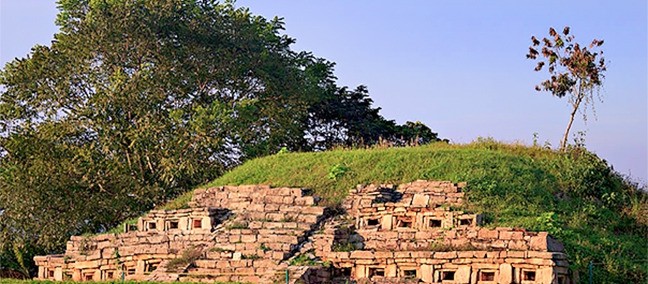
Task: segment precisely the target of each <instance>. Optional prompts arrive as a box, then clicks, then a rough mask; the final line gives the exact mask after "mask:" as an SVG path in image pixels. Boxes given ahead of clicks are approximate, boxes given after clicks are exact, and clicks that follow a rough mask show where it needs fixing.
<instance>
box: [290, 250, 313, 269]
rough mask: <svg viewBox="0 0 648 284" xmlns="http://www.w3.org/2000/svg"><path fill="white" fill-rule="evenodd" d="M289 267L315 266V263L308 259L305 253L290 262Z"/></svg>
mask: <svg viewBox="0 0 648 284" xmlns="http://www.w3.org/2000/svg"><path fill="white" fill-rule="evenodd" d="M289 265H290V266H313V265H317V261H315V260H313V259H310V258H309V257H308V254H307V253H304V254H300V255H298V256H297V257H295V258H293V259H291V260H290V263H289Z"/></svg>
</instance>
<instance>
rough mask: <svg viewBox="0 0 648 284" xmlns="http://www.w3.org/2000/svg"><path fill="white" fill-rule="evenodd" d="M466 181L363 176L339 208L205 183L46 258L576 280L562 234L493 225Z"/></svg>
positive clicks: (361, 279) (193, 277)
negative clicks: (177, 200)
mask: <svg viewBox="0 0 648 284" xmlns="http://www.w3.org/2000/svg"><path fill="white" fill-rule="evenodd" d="M465 186H466V185H465V184H461V183H460V184H455V183H451V182H436V181H416V182H412V183H407V184H402V185H400V186H398V187H397V186H393V185H368V186H358V187H357V188H356V189H353V190H351V191H350V192H349V196H348V197H347V198H346V199H345V201H344V202H343V204H342V206H341V208H336V209H335V210H332V209H327V208H324V207H322V206H319V205H317V203H318V198H317V197H314V196H311V195H309V194H308V191H307V190H304V189H299V188H271V187H269V186H262V185H255V186H225V187H214V188H207V189H198V190H196V191H195V193H194V196H193V199H192V200H191V202H190V203H189V208H187V209H180V210H153V211H151V212H149V214H147V215H146V216H143V217H141V218H139V219H138V221H137V224H136V225H126V226H125V228H124V232H123V233H120V234H104V235H98V236H88V237H82V236H77V237H72V238H71V239H70V241H69V242H68V244H67V250H66V252H65V254H62V255H49V256H37V257H35V258H34V260H35V261H36V264H37V265H38V266H39V270H38V279H43V280H44V279H49V280H65V279H71V280H75V281H107V280H118V279H122V277H123V278H124V279H126V280H155V281H178V280H180V281H191V282H214V281H219V282H228V281H233V282H252V283H276V282H283V281H284V279H285V276H286V274H287V275H288V277H289V279H290V282H291V283H296V282H297V281H300V282H299V283H349V282H348V281H357V282H358V283H368V282H371V283H420V282H423V283H455V284H471V283H523V284H531V283H546V284H549V283H551V284H570V283H574V281H572V280H573V279H574V278H575V276H574V275H571V274H570V271H569V270H568V263H567V260H566V259H567V257H566V255H565V254H564V253H563V252H562V251H563V247H562V245H561V244H560V243H558V242H557V241H555V240H554V239H553V238H551V237H550V236H549V235H548V234H547V233H543V232H540V233H537V232H527V231H525V230H522V229H515V228H484V227H481V225H482V222H483V217H482V215H480V214H474V213H471V212H466V211H465V209H462V208H464V206H463V201H464V194H465V193H464V191H463V188H464V187H465ZM576 282H577V281H576Z"/></svg>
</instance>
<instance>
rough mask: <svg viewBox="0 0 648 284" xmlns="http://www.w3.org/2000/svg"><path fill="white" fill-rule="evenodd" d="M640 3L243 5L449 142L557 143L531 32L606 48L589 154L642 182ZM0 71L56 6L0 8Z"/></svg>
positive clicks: (46, 27) (392, 113)
mask: <svg viewBox="0 0 648 284" xmlns="http://www.w3.org/2000/svg"><path fill="white" fill-rule="evenodd" d="M646 2H647V1H646V0H624V1H591V0H588V1H558V0H552V1H518V0H508V1H477V0H474V1H424V0H419V1H369V0H364V1H342V0H332V1H331V0H328V1H322V0H313V1H294V0H290V1H289V0H273V1H251V0H239V1H238V2H237V5H239V6H247V7H250V10H251V11H252V12H253V13H255V14H260V15H263V16H265V17H266V18H270V17H273V16H275V15H276V16H280V17H284V19H285V22H286V27H287V29H286V34H288V35H290V36H292V37H294V38H296V39H297V44H296V45H295V46H294V49H295V50H308V51H312V52H314V54H315V55H317V56H320V57H324V58H326V59H328V60H331V61H334V62H336V63H337V67H336V75H337V77H338V78H339V83H340V84H343V85H349V86H352V87H353V86H356V85H359V84H363V85H367V86H368V87H369V91H370V94H371V97H372V98H373V99H374V101H375V103H376V105H377V106H380V107H382V112H381V113H382V114H383V115H384V116H385V117H386V118H388V119H395V120H396V121H397V122H399V123H402V122H405V121H407V120H412V121H417V120H418V121H421V122H424V123H425V124H427V125H428V126H430V127H431V128H432V129H433V130H434V131H436V132H438V133H439V135H440V136H441V137H444V138H449V139H450V140H451V141H453V142H469V141H472V140H474V139H475V138H477V137H479V136H482V137H487V136H492V137H494V138H496V139H498V140H503V141H508V142H514V141H520V142H523V143H527V144H530V143H532V140H533V133H538V134H539V141H540V143H544V142H545V141H548V142H550V143H551V144H552V145H554V147H555V146H557V145H558V144H559V140H560V138H561V135H562V133H563V131H564V128H565V126H566V123H567V119H568V113H569V106H568V104H567V101H566V100H565V99H558V98H555V97H552V96H551V95H549V94H547V93H537V92H535V91H534V90H533V86H534V85H535V84H537V83H538V82H539V81H541V80H542V79H543V78H544V77H545V76H546V75H545V73H537V72H533V71H532V69H533V67H534V65H533V62H531V61H528V60H526V59H525V54H526V51H527V48H528V46H529V43H530V40H529V39H530V37H531V35H536V36H544V35H546V34H547V30H548V28H549V27H550V26H553V27H556V28H562V27H563V26H565V25H568V26H571V28H572V33H573V34H574V35H575V36H576V40H577V41H580V42H585V43H588V42H589V41H591V40H592V39H593V38H602V39H604V40H605V44H604V45H603V48H604V51H605V56H606V59H607V60H608V61H609V67H608V72H607V78H606V80H605V83H604V89H603V91H602V93H601V94H602V95H603V103H600V102H597V104H596V119H595V117H594V116H593V115H590V116H589V120H588V122H587V124H584V123H582V120H578V122H577V123H576V124H575V126H574V128H573V129H572V133H576V132H577V131H586V133H587V136H586V145H587V147H588V148H589V149H590V150H592V151H594V152H596V153H597V154H598V155H599V156H601V157H603V158H604V159H606V160H607V161H608V162H609V163H611V164H612V165H613V166H614V168H615V169H616V170H618V171H620V172H622V173H625V174H631V176H632V177H633V178H634V179H635V180H639V181H642V182H644V183H645V182H646V181H647V180H648V167H647V160H648V150H647V148H648V145H647V144H648V118H647V113H648V98H647V97H648V71H647V69H648V68H647V66H648V56H647V54H648V47H647V41H648V39H647V30H648V20H647V16H646V14H647V10H648V8H647V4H646ZM0 5H1V6H0V25H1V26H0V41H1V42H0V61H1V62H0V63H1V64H2V65H4V63H5V62H7V61H9V60H12V59H13V58H15V57H24V56H26V55H27V54H28V52H29V50H30V48H31V47H32V46H33V45H35V44H46V45H48V44H49V42H50V40H51V39H52V35H53V34H54V33H55V32H56V31H57V27H56V26H55V25H54V18H55V15H56V13H57V10H56V5H55V3H54V1H46V0H1V2H0Z"/></svg>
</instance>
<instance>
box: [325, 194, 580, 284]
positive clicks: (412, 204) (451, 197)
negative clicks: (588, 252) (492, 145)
mask: <svg viewBox="0 0 648 284" xmlns="http://www.w3.org/2000/svg"><path fill="white" fill-rule="evenodd" d="M464 186H465V184H455V183H451V182H435V181H416V182H412V183H408V184H403V185H400V186H398V187H396V186H393V185H382V186H378V185H369V186H358V187H357V188H356V189H354V190H351V191H350V192H349V197H348V198H347V199H346V200H345V201H344V203H343V206H344V209H345V210H346V212H347V213H348V217H347V218H346V220H347V221H346V223H345V222H344V221H343V220H345V219H343V218H341V219H340V220H342V221H340V220H338V221H337V222H336V223H334V224H333V223H331V225H329V226H328V227H325V233H331V232H334V235H335V237H329V236H326V235H319V236H315V247H316V248H317V250H316V253H319V255H318V256H320V257H321V258H322V259H323V260H325V261H329V262H331V263H332V264H333V267H335V268H336V269H345V270H346V271H349V272H348V274H349V275H350V278H352V279H353V280H356V281H358V282H359V283H369V282H370V283H410V282H411V283H417V282H423V283H455V284H472V283H492V284H495V283H520V284H531V283H546V284H570V283H572V282H571V278H570V272H569V269H568V263H567V256H566V255H565V254H564V253H563V252H562V250H563V247H562V245H561V244H560V243H558V242H557V241H555V240H554V239H553V238H551V237H550V236H549V235H548V234H547V233H542V232H541V233H535V232H527V231H525V230H523V229H516V228H495V229H487V228H482V227H481V225H482V221H483V217H482V215H481V214H475V213H470V212H464V211H463V210H462V209H461V208H462V204H463V198H464V192H463V187H464ZM340 228H345V229H344V230H342V229H340ZM344 233H347V234H353V236H351V235H349V236H344ZM351 239H355V240H362V243H361V244H360V245H358V244H357V243H354V244H353V246H354V247H362V248H363V249H362V250H352V251H335V250H336V248H347V247H349V246H345V245H344V244H340V242H344V241H349V240H351ZM333 274H334V275H335V274H336V273H333Z"/></svg>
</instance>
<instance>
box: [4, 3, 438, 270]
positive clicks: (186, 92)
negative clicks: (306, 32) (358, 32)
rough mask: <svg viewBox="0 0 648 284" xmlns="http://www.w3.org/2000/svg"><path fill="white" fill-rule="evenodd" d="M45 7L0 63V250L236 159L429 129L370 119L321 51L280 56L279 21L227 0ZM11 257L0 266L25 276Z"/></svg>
mask: <svg viewBox="0 0 648 284" xmlns="http://www.w3.org/2000/svg"><path fill="white" fill-rule="evenodd" d="M58 7H59V10H60V12H59V14H58V16H57V19H56V23H57V25H58V26H59V28H60V32H59V33H57V34H56V35H54V40H53V41H52V43H51V45H50V46H40V45H39V46H35V47H34V48H33V49H32V50H31V53H30V54H29V55H28V56H27V57H25V58H19V59H16V60H14V61H12V62H9V63H8V64H6V65H5V66H4V68H3V69H2V70H1V71H0V130H1V131H2V133H3V134H2V135H1V136H0V151H1V152H2V155H0V165H1V166H0V208H2V209H3V210H4V211H3V213H2V215H1V216H0V238H1V239H0V244H3V245H4V244H6V245H4V246H3V247H2V248H1V249H2V253H4V254H7V255H9V254H12V255H13V254H14V253H12V252H11V244H12V243H17V244H18V245H21V246H23V245H24V247H33V248H34V251H35V250H40V251H46V252H48V253H60V252H62V250H63V248H64V244H65V242H66V241H67V240H68V238H69V237H70V236H71V235H78V234H84V233H104V232H106V231H108V229H109V228H115V227H116V226H117V225H118V224H120V223H122V222H123V221H124V220H127V219H129V218H134V217H137V216H139V215H141V214H142V213H143V212H146V211H148V210H149V209H151V208H153V207H155V206H158V205H159V204H163V203H166V202H167V200H170V199H173V198H174V197H176V196H178V195H181V194H183V193H184V192H186V191H187V190H189V189H191V188H193V187H195V186H196V185H199V184H204V183H206V182H208V181H210V180H213V179H214V178H216V177H218V176H220V175H221V174H223V173H224V172H225V171H226V170H228V169H230V168H232V167H234V166H236V165H237V164H239V163H240V162H242V161H245V160H247V159H251V158H255V157H260V156H265V155H271V154H274V153H277V152H280V153H286V152H290V151H292V152H294V151H310V150H323V149H330V148H332V147H335V146H336V145H344V146H351V145H372V144H375V143H377V141H379V139H380V138H381V137H382V138H383V139H386V140H388V141H392V142H393V143H394V144H402V143H404V142H403V141H410V140H413V139H416V141H414V143H427V142H430V141H436V140H438V139H437V137H436V133H433V132H432V131H431V130H430V129H429V128H428V127H427V126H425V125H423V124H421V123H408V124H406V125H403V126H399V125H397V124H395V123H394V122H393V121H389V120H386V119H384V118H383V117H382V116H381V115H380V114H379V108H375V107H373V106H372V103H373V102H372V100H371V99H370V98H369V97H368V91H367V89H366V88H365V87H363V86H360V87H358V88H356V89H355V90H353V91H350V90H348V88H346V87H340V86H338V85H337V83H336V78H335V76H334V74H333V67H334V64H333V63H332V62H328V61H326V60H324V59H322V58H317V57H315V56H314V55H312V54H311V53H309V52H296V51H293V50H292V49H291V45H292V44H293V43H294V42H295V40H294V39H293V38H290V37H288V36H286V35H284V34H282V32H283V30H284V23H283V21H282V19H281V18H278V17H276V18H273V19H265V18H263V17H261V16H257V15H253V14H252V13H250V11H249V10H248V9H246V8H237V7H235V5H234V1H224V2H217V1H186V0H123V1H122V0H120V1H94V0H92V1H88V0H61V1H59V5H58ZM183 197H184V198H186V197H190V195H183ZM187 201H188V200H186V199H178V200H177V201H175V202H176V203H170V204H168V205H167V207H172V208H180V207H182V206H186V203H187ZM35 212H38V216H35V215H34V214H35ZM119 230H120V229H119ZM26 256H27V257H23V259H27V260H25V261H22V262H21V264H18V263H15V261H18V260H17V258H16V256H15V255H14V256H12V257H5V258H3V259H2V261H3V262H4V261H8V262H14V263H2V265H3V266H12V267H16V268H21V267H22V266H23V264H26V265H27V266H28V268H29V269H30V270H32V271H31V272H33V266H32V264H30V262H31V261H32V260H31V256H32V255H31V254H29V255H26ZM23 270H24V269H23Z"/></svg>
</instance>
